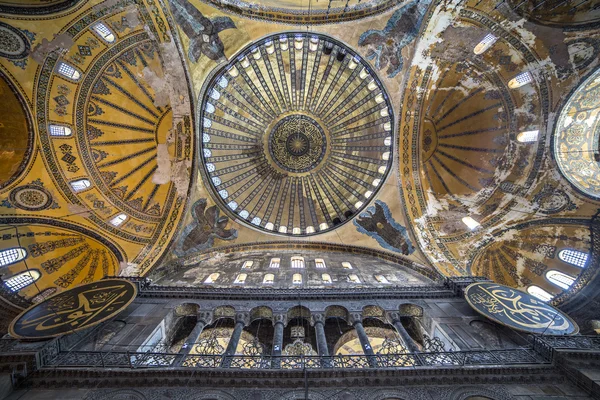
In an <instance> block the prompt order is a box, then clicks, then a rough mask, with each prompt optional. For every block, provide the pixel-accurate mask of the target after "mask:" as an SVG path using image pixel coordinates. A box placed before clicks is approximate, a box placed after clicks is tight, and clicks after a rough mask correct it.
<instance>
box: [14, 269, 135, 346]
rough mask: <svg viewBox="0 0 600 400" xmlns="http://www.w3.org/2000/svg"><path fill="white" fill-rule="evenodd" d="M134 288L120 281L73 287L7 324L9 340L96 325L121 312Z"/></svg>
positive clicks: (32, 337) (131, 284)
mask: <svg viewBox="0 0 600 400" xmlns="http://www.w3.org/2000/svg"><path fill="white" fill-rule="evenodd" d="M136 295H137V287H136V286H135V285H134V284H133V283H131V282H129V281H127V280H122V279H107V280H102V281H98V282H93V283H88V284H85V285H80V286H77V287H74V288H72V289H70V290H67V291H64V292H61V293H59V294H57V295H54V296H52V297H50V298H48V299H46V300H44V301H43V302H41V303H39V304H36V305H35V306H33V307H30V308H29V309H27V310H25V311H24V312H22V313H21V314H20V315H19V316H18V317H17V318H15V320H14V321H13V322H12V323H11V325H10V329H9V332H10V334H11V336H14V337H16V338H21V339H45V338H50V337H55V336H60V335H64V334H67V333H73V332H76V331H79V330H82V329H86V328H89V327H91V326H94V325H97V324H99V323H101V322H103V321H105V320H107V319H109V318H112V317H114V316H115V315H117V314H119V313H120V312H121V311H123V310H124V309H125V307H127V306H128V305H129V304H130V303H131V302H132V301H133V300H134V299H135V296H136Z"/></svg>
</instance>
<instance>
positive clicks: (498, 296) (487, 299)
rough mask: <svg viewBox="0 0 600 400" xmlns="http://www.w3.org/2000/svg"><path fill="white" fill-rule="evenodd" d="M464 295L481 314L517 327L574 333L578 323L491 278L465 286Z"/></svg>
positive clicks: (524, 330)
mask: <svg viewBox="0 0 600 400" xmlns="http://www.w3.org/2000/svg"><path fill="white" fill-rule="evenodd" d="M465 299H466V300H467V302H468V303H469V305H470V306H471V307H473V309H474V310H475V311H477V312H478V313H480V314H481V315H483V316H485V317H487V318H489V319H491V320H493V321H495V322H497V323H499V324H502V325H504V326H508V327H509V328H512V329H516V330H518V331H523V332H529V333H538V334H542V335H574V334H576V333H577V332H579V327H578V326H577V324H575V322H573V321H572V320H571V318H569V317H568V316H567V315H565V314H563V313H562V312H561V311H559V310H557V309H556V308H554V307H552V306H551V305H549V304H546V303H544V302H543V301H541V300H539V299H538V298H536V297H533V296H532V295H530V294H528V293H525V292H521V291H520V290H517V289H513V288H511V287H508V286H504V285H499V284H497V283H492V282H477V283H473V284H471V285H469V286H468V287H467V288H466V289H465Z"/></svg>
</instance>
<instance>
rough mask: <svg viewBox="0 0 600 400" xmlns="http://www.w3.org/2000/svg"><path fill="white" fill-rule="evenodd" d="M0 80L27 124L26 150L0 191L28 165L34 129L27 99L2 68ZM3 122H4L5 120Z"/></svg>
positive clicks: (32, 145) (6, 99) (27, 44)
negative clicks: (20, 110) (17, 105)
mask: <svg viewBox="0 0 600 400" xmlns="http://www.w3.org/2000/svg"><path fill="white" fill-rule="evenodd" d="M0 12H1V11H0ZM7 26H8V25H7ZM0 28H1V26H0ZM13 29H14V28H13ZM24 43H26V47H27V48H26V49H25V50H24V51H26V52H28V51H29V48H28V46H29V42H27V41H26V40H24ZM0 81H3V82H5V83H6V85H7V86H8V90H10V91H11V92H12V95H13V96H14V98H15V99H16V101H17V102H18V104H19V105H20V107H21V109H22V111H23V114H24V115H25V122H26V126H27V127H26V130H27V133H28V135H27V140H26V141H27V145H26V150H25V151H24V153H23V156H22V159H21V161H20V163H19V166H18V168H17V170H16V171H15V172H14V173H13V174H12V175H11V176H10V177H9V178H8V179H7V180H6V181H4V182H0V191H1V190H2V189H4V188H6V187H8V186H10V185H11V184H12V183H13V182H14V181H15V180H17V179H18V178H19V177H21V176H22V175H23V172H24V171H25V169H26V168H27V166H28V165H29V162H30V160H31V155H32V154H33V149H34V142H35V130H34V127H33V122H32V117H31V110H30V108H29V106H28V104H27V101H26V100H25V98H24V97H23V95H22V94H21V93H20V92H19V90H18V89H17V87H16V85H15V84H14V83H13V82H12V81H11V80H10V79H9V78H8V76H7V75H6V74H5V73H4V72H3V71H2V69H0ZM2 100H3V102H5V101H8V97H7V96H6V95H4V96H3V99H2ZM15 105H16V104H15ZM5 123H6V121H5ZM13 133H14V132H13Z"/></svg>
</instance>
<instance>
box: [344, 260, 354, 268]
mask: <svg viewBox="0 0 600 400" xmlns="http://www.w3.org/2000/svg"><path fill="white" fill-rule="evenodd" d="M342 268H344V269H352V264H350V263H349V262H347V261H344V262H343V263H342Z"/></svg>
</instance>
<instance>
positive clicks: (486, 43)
mask: <svg viewBox="0 0 600 400" xmlns="http://www.w3.org/2000/svg"><path fill="white" fill-rule="evenodd" d="M496 40H498V38H497V37H496V36H494V35H492V34H491V33H488V34H487V35H485V37H484V38H483V40H481V42H479V43H478V44H477V46H475V48H474V49H473V52H474V53H475V54H477V55H479V54H483V53H485V51H486V50H487V49H489V48H490V47H492V46H493V45H494V43H496Z"/></svg>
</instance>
